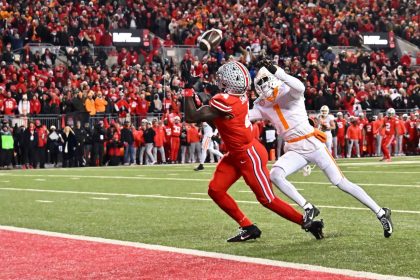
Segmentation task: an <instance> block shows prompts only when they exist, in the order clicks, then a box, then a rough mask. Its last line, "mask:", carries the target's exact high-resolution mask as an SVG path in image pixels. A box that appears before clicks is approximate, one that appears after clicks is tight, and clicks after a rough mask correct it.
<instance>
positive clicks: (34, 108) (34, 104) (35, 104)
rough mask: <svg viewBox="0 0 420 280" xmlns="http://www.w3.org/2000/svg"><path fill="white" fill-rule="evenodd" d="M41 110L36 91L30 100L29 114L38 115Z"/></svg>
mask: <svg viewBox="0 0 420 280" xmlns="http://www.w3.org/2000/svg"><path fill="white" fill-rule="evenodd" d="M40 112H41V102H40V101H39V99H38V93H35V94H34V96H33V97H32V100H31V115H38V114H39V113H40Z"/></svg>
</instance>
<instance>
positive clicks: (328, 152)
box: [325, 147, 344, 178]
mask: <svg viewBox="0 0 420 280" xmlns="http://www.w3.org/2000/svg"><path fill="white" fill-rule="evenodd" d="M325 150H326V151H327V154H328V155H329V156H330V158H331V159H332V161H333V162H334V164H335V167H337V169H338V171H340V174H341V176H343V178H344V174H343V172H341V169H340V167H338V165H337V162H335V159H334V158H333V156H332V155H331V154H330V151H328V149H327V147H325Z"/></svg>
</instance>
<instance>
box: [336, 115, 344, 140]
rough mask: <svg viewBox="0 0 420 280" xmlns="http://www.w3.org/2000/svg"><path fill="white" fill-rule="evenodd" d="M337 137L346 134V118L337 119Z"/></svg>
mask: <svg viewBox="0 0 420 280" xmlns="http://www.w3.org/2000/svg"><path fill="white" fill-rule="evenodd" d="M336 122H337V137H344V136H345V135H346V120H345V119H337V121H336Z"/></svg>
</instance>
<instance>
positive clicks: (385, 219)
mask: <svg viewBox="0 0 420 280" xmlns="http://www.w3.org/2000/svg"><path fill="white" fill-rule="evenodd" d="M382 209H383V210H384V211H385V214H383V215H382V217H380V218H378V219H379V221H380V222H381V224H382V227H383V228H384V236H385V237H386V238H389V237H390V236H391V234H392V232H393V230H394V227H393V225H392V220H391V209H389V208H382Z"/></svg>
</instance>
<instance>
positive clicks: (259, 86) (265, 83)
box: [254, 67, 277, 99]
mask: <svg viewBox="0 0 420 280" xmlns="http://www.w3.org/2000/svg"><path fill="white" fill-rule="evenodd" d="M254 85H255V91H256V92H257V94H258V96H260V97H261V98H263V99H266V98H269V97H271V96H272V95H273V90H274V88H275V87H276V85H277V79H276V77H274V75H273V74H271V73H270V71H268V69H267V68H265V67H261V68H260V70H258V73H257V76H255V79H254Z"/></svg>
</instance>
